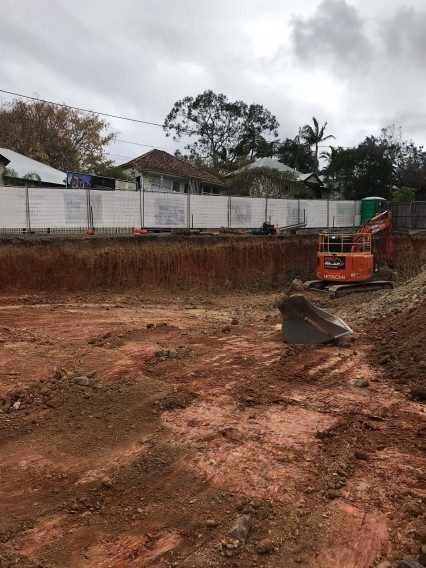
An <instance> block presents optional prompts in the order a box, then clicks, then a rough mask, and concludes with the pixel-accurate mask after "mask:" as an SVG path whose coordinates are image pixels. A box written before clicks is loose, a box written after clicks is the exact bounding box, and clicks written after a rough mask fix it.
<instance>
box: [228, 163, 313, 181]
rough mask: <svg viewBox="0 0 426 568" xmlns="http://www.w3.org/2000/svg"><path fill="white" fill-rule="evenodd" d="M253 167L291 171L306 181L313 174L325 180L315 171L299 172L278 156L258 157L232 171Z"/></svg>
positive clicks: (300, 179) (297, 177)
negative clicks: (283, 162) (278, 158)
mask: <svg viewBox="0 0 426 568" xmlns="http://www.w3.org/2000/svg"><path fill="white" fill-rule="evenodd" d="M253 168H271V169H273V170H279V171H280V172H290V173H292V174H294V175H295V177H296V179H297V180H298V181H306V180H307V179H309V178H310V177H311V176H315V177H316V178H317V179H318V180H319V182H320V183H321V184H322V183H323V180H322V179H321V177H320V176H319V175H318V174H316V173H315V172H310V173H308V174H302V172H299V171H297V170H295V169H293V168H290V167H289V166H286V165H285V164H282V163H281V162H279V161H278V160H277V159H276V158H257V160H255V161H254V162H252V163H251V164H248V166H244V167H243V168H241V169H240V170H237V171H236V172H232V173H233V174H235V173H239V172H242V171H244V170H248V169H250V170H251V169H253Z"/></svg>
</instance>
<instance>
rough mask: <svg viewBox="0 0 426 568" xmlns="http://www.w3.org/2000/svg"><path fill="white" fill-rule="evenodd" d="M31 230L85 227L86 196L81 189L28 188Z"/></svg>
mask: <svg viewBox="0 0 426 568" xmlns="http://www.w3.org/2000/svg"><path fill="white" fill-rule="evenodd" d="M28 203H29V218H30V227H31V229H48V228H69V229H73V228H83V227H87V194H86V191H83V190H81V189H65V188H62V187H53V188H50V187H29V188H28Z"/></svg>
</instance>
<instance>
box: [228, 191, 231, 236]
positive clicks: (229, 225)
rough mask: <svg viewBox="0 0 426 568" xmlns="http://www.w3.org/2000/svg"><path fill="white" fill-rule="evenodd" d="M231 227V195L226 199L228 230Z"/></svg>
mask: <svg viewBox="0 0 426 568" xmlns="http://www.w3.org/2000/svg"><path fill="white" fill-rule="evenodd" d="M231 225H232V205H231V195H229V197H228V228H230V227H231Z"/></svg>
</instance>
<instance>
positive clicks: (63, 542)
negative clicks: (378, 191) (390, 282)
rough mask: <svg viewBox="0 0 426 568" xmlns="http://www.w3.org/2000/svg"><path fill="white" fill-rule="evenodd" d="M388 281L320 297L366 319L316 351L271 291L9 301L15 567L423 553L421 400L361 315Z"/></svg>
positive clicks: (318, 563) (4, 482)
mask: <svg viewBox="0 0 426 568" xmlns="http://www.w3.org/2000/svg"><path fill="white" fill-rule="evenodd" d="M380 294H381V293H380V292H375V293H373V294H372V295H368V296H367V295H361V294H359V295H356V298H354V296H350V297H347V298H340V299H337V300H329V299H327V298H325V297H324V296H321V297H318V296H317V297H316V300H315V301H316V303H317V305H322V306H324V307H326V308H327V309H329V310H333V311H334V312H336V313H342V314H344V315H345V317H347V319H348V323H350V324H352V325H353V327H354V331H355V334H354V338H353V340H350V341H347V342H343V343H342V344H340V345H325V346H317V347H302V346H291V345H286V344H284V343H283V342H282V341H281V335H280V316H279V313H278V311H277V310H276V309H275V308H274V306H273V302H274V300H275V298H276V296H277V295H276V294H275V293H274V294H272V293H256V294H226V295H211V296H208V297H206V296H203V295H201V294H190V293H189V292H181V293H179V292H176V294H170V293H169V294H167V293H164V294H156V295H155V296H152V295H151V296H143V295H141V294H139V295H138V294H136V293H133V294H131V293H128V294H124V295H121V296H118V295H117V294H105V295H103V296H100V295H91V296H84V295H79V296H76V295H69V296H67V297H65V296H57V297H52V296H42V295H40V296H37V297H36V296H21V297H17V296H2V297H1V298H0V400H1V406H0V409H1V410H0V441H1V446H0V494H1V497H0V559H1V560H0V566H1V567H2V568H6V567H11V566H20V567H23V568H30V567H31V568H34V567H43V568H50V567H61V568H62V567H64V568H76V567H90V568H127V567H129V568H138V567H143V566H158V567H172V566H173V567H180V566H182V567H196V568H204V567H209V566H212V567H222V566H226V567H251V566H256V567H260V566H264V567H283V568H291V567H297V566H306V567H314V566H315V567H320V568H367V567H370V566H380V567H381V568H386V567H391V566H394V565H395V563H396V560H397V559H400V558H402V557H404V556H410V557H412V558H417V559H422V558H424V556H423V557H422V551H421V547H422V545H424V544H425V531H424V528H423V527H424V509H423V501H422V499H423V498H424V477H423V472H424V471H425V469H424V466H425V462H424V458H423V456H424V454H423V450H424V436H423V434H424V407H423V406H422V402H421V401H419V400H417V399H415V398H413V397H410V395H409V393H410V385H409V384H407V383H406V382H404V381H402V382H398V381H395V376H394V375H395V372H396V371H395V368H392V372H388V370H387V369H388V368H387V367H386V365H385V364H384V363H386V361H384V362H382V363H383V364H382V363H380V362H379V361H378V355H377V349H379V350H380V349H382V351H383V339H384V337H386V330H385V329H384V328H383V326H382V327H381V328H378V327H375V323H374V321H368V322H364V323H363V321H362V320H360V318H359V317H358V318H357V317H356V314H359V312H360V310H361V309H364V310H367V309H368V305H369V304H371V302H372V301H374V299H378V298H379V296H380ZM417 309H418V310H421V309H422V305H421V304H419V305H418V307H417ZM422 313H423V315H424V311H423V312H422ZM388 317H390V318H393V317H394V316H392V315H390V316H388ZM423 321H424V320H423ZM378 329H381V330H382V331H381V332H380V333H378V331H377V330H378ZM407 329H409V330H410V333H411V334H413V333H415V329H413V326H411V327H409V328H407ZM394 331H395V330H394V329H393V330H392V332H394ZM395 333H398V330H396V331H395ZM394 335H395V334H394ZM394 335H393V336H392V337H394ZM405 339H406V338H404V335H403V333H401V336H400V341H401V342H404V341H405ZM419 339H420V337H419ZM397 343H398V342H396V343H395V341H394V344H397ZM412 343H413V342H411V344H412ZM411 344H410V345H411ZM380 346H381V347H380ZM415 347H416V349H421V345H420V346H417V343H416V344H415ZM380 353H382V352H380ZM423 355H424V354H423ZM420 363H421V361H419V365H420ZM422 364H423V365H424V363H422ZM423 368H424V367H423ZM399 372H400V374H401V375H403V374H404V366H403V367H402V369H399ZM360 378H361V379H366V380H367V381H368V385H367V386H365V387H363V388H362V387H358V386H355V384H354V382H355V381H356V379H360ZM416 380H419V378H418V377H416Z"/></svg>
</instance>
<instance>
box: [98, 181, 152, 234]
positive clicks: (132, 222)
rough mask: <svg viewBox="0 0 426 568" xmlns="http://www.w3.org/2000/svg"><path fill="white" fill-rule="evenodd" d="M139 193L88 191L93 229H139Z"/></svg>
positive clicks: (140, 223) (140, 224)
mask: <svg viewBox="0 0 426 568" xmlns="http://www.w3.org/2000/svg"><path fill="white" fill-rule="evenodd" d="M140 197H141V194H140V192H139V191H102V190H99V189H98V190H96V189H95V190H91V191H90V207H91V214H92V221H93V227H95V228H97V227H98V228H100V227H103V228H107V227H141V226H142V220H141V204H140Z"/></svg>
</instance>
